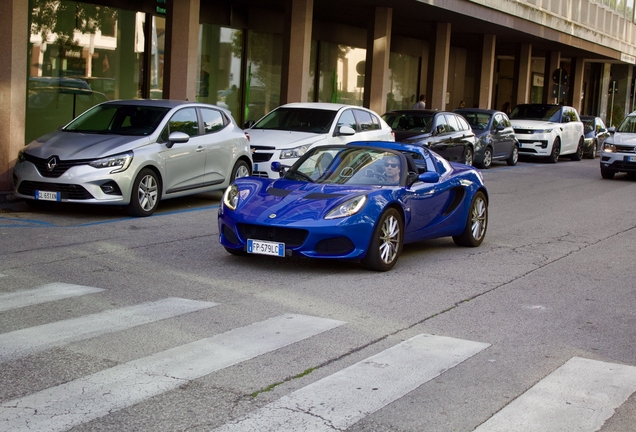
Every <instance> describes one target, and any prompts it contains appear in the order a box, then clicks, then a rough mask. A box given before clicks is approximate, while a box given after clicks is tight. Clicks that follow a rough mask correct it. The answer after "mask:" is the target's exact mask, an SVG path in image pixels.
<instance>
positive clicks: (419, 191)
mask: <svg viewBox="0 0 636 432" xmlns="http://www.w3.org/2000/svg"><path fill="white" fill-rule="evenodd" d="M407 193H408V203H407V208H408V209H409V210H410V222H409V224H408V226H407V227H406V230H405V234H406V235H407V236H409V238H410V239H413V240H416V239H417V238H423V237H426V236H427V234H428V233H430V232H431V231H434V230H435V228H434V226H435V225H436V224H437V223H439V222H440V221H442V220H443V219H444V217H443V215H442V212H443V211H444V210H445V209H446V207H447V204H448V203H449V200H450V199H451V194H452V188H451V185H450V183H449V182H447V181H439V182H437V183H424V182H421V181H418V182H415V183H414V184H413V185H412V186H411V187H410V188H409V189H408V190H407Z"/></svg>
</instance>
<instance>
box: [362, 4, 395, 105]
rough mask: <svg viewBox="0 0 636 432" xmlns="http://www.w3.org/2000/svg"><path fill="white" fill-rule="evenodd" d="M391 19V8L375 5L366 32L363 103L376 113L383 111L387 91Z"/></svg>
mask: <svg viewBox="0 0 636 432" xmlns="http://www.w3.org/2000/svg"><path fill="white" fill-rule="evenodd" d="M392 21H393V9H391V8H386V7H377V8H375V13H374V18H373V22H372V23H371V24H372V27H371V28H370V29H369V31H368V32H367V56H366V68H365V77H364V100H363V104H364V106H365V107H367V108H370V109H372V110H373V111H375V112H377V113H378V114H382V113H384V111H385V107H386V99H387V92H388V91H389V59H390V56H391V25H392Z"/></svg>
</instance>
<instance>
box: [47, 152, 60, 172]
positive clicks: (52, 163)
mask: <svg viewBox="0 0 636 432" xmlns="http://www.w3.org/2000/svg"><path fill="white" fill-rule="evenodd" d="M57 162H58V160H57V156H52V157H51V158H50V159H49V160H47V161H46V169H47V170H49V172H53V170H54V169H55V167H56V166H57Z"/></svg>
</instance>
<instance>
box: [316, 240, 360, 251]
mask: <svg viewBox="0 0 636 432" xmlns="http://www.w3.org/2000/svg"><path fill="white" fill-rule="evenodd" d="M354 248H355V247H354V245H353V243H352V242H351V240H349V239H348V238H346V237H336V238H330V239H324V240H320V241H319V242H318V244H316V252H318V253H319V254H322V255H347V254H349V253H351V252H353V250H354Z"/></svg>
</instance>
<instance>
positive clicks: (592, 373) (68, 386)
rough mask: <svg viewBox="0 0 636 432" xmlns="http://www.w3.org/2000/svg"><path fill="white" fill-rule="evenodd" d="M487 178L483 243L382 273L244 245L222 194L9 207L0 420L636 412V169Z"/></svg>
mask: <svg viewBox="0 0 636 432" xmlns="http://www.w3.org/2000/svg"><path fill="white" fill-rule="evenodd" d="M484 178H485V181H486V186H487V187H488V190H489V194H490V206H489V216H490V220H489V226H488V232H487V234H486V239H485V241H484V243H483V244H482V245H481V247H479V248H474V249H473V248H460V247H457V246H455V245H454V243H453V241H452V239H450V238H448V239H440V240H435V241H427V242H422V243H418V244H414V245H407V246H406V247H405V248H404V252H403V255H402V256H401V258H400V260H399V262H398V263H397V265H396V267H395V268H394V269H393V270H392V271H390V272H388V273H374V272H369V271H366V270H364V269H362V268H361V267H360V266H358V265H357V264H355V263H347V262H330V261H316V260H306V259H297V258H295V259H289V258H274V257H260V256H250V257H235V256H231V255H229V254H227V253H226V252H225V250H224V249H223V248H222V247H221V246H220V245H219V243H218V229H217V225H216V216H217V208H218V202H219V198H220V194H219V193H213V194H203V195H198V196H195V197H190V198H185V199H178V200H172V201H164V202H162V203H161V205H160V209H159V211H158V213H157V214H156V215H155V216H152V217H150V218H138V219H136V218H129V217H127V216H126V215H125V213H124V211H123V210H122V209H118V208H104V207H99V208H97V207H85V206H60V207H55V208H52V209H46V210H39V209H38V210H33V209H31V208H29V207H28V206H26V205H25V204H24V203H22V202H20V201H15V202H8V203H6V204H3V205H2V206H0V363H1V365H0V431H8V430H34V431H35V430H38V431H41V430H68V429H71V428H72V430H78V431H79V430H81V431H89V430H90V431H106V430H108V431H112V430H131V431H132V430H135V431H142V430H143V431H146V430H147V431H150V430H152V431H176V430H179V431H182V430H188V431H209V430H214V429H216V428H221V427H224V429H222V430H240V431H263V430H272V431H281V430H290V431H291V430H345V429H346V430H349V431H472V430H475V429H476V428H478V427H479V429H478V430H479V431H486V430H488V431H494V430H501V431H506V430H508V431H526V430H527V431H530V430H536V431H539V430H542V431H553V430H563V431H570V430H581V431H587V430H590V431H591V430H602V431H604V432H608V431H613V432H614V431H615V432H627V431H633V430H635V429H634V425H635V424H636V396H635V394H634V392H635V391H636V330H635V329H636V312H635V307H634V305H636V288H635V285H636V281H635V279H636V270H635V269H636V265H635V264H634V262H635V261H634V257H635V256H636V254H635V252H636V199H635V197H636V180H634V179H631V178H627V177H625V176H622V175H619V176H617V177H616V178H615V179H614V180H602V179H601V177H600V172H599V167H598V159H596V160H583V161H581V162H572V161H569V160H566V159H562V160H560V161H559V163H557V164H545V163H541V162H534V161H521V162H520V163H519V164H518V165H517V166H515V167H508V166H506V165H505V164H499V163H496V164H494V165H493V167H492V168H491V169H489V170H487V171H485V172H484ZM56 296H57V297H56ZM3 304H4V306H3ZM144 308H145V309H144ZM39 422H41V423H39ZM272 422H278V423H277V424H276V423H272ZM283 423H284V424H286V425H287V426H284V425H283ZM231 424H233V425H234V428H232V427H230V425H231ZM224 425H225V426H224Z"/></svg>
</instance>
